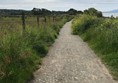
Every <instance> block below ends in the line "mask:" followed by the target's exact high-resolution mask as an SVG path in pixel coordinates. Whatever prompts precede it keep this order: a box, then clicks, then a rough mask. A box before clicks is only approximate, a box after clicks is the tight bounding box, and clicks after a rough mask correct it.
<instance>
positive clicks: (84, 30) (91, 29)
mask: <svg viewBox="0 0 118 83" xmlns="http://www.w3.org/2000/svg"><path fill="white" fill-rule="evenodd" d="M72 30H73V33H74V34H77V35H80V36H81V37H82V38H83V40H84V41H86V42H88V44H89V46H90V47H91V48H92V49H93V50H94V51H95V53H96V54H97V55H98V56H99V57H100V58H101V59H102V61H103V62H104V63H105V65H106V66H107V67H108V69H109V70H110V73H111V74H112V75H113V78H114V79H116V80H118V19H113V18H98V17H95V16H88V15H81V16H79V17H76V18H75V19H74V20H73V26H72Z"/></svg>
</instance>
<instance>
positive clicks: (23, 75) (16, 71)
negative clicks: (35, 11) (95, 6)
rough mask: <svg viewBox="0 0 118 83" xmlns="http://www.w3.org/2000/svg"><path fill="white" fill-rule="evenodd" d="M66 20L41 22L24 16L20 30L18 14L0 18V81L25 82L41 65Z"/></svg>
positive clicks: (6, 82)
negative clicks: (24, 21) (24, 19)
mask: <svg viewBox="0 0 118 83" xmlns="http://www.w3.org/2000/svg"><path fill="white" fill-rule="evenodd" d="M67 21H68V19H67V18H66V17H61V16H60V17H58V18H56V21H55V22H53V21H52V19H49V17H47V22H46V23H44V21H43V18H41V19H40V24H39V25H40V26H39V27H38V26H37V22H36V17H27V18H26V30H25V32H22V25H21V24H22V22H21V18H20V17H19V18H18V17H17V18H16V17H1V18H0V23H1V24H0V83H25V82H27V81H28V80H29V79H31V78H32V73H33V72H34V71H35V70H36V69H37V67H38V66H37V65H39V64H41V58H43V57H44V56H45V55H46V54H47V52H48V48H49V46H50V45H51V44H52V43H53V42H54V40H55V38H57V35H58V33H59V30H60V29H61V27H62V26H63V24H64V23H65V22H67Z"/></svg>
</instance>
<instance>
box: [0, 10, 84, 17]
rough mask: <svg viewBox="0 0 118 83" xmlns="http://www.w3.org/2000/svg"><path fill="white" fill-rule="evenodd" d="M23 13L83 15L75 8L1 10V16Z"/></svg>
mask: <svg viewBox="0 0 118 83" xmlns="http://www.w3.org/2000/svg"><path fill="white" fill-rule="evenodd" d="M22 12H24V13H25V15H41V16H42V15H43V16H44V15H60V14H68V15H76V14H78V13H83V12H82V11H77V10H75V9H73V8H71V9H69V10H68V11H50V10H47V9H44V8H42V9H39V8H33V9H32V10H13V9H0V16H15V15H16V16H18V15H21V14H22Z"/></svg>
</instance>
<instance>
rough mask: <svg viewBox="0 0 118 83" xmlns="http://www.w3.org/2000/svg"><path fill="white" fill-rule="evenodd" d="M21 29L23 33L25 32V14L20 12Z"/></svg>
mask: <svg viewBox="0 0 118 83" xmlns="http://www.w3.org/2000/svg"><path fill="white" fill-rule="evenodd" d="M22 27H23V32H25V13H24V12H22Z"/></svg>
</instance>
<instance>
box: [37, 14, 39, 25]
mask: <svg viewBox="0 0 118 83" xmlns="http://www.w3.org/2000/svg"><path fill="white" fill-rule="evenodd" d="M37 26H38V27H39V16H37Z"/></svg>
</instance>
